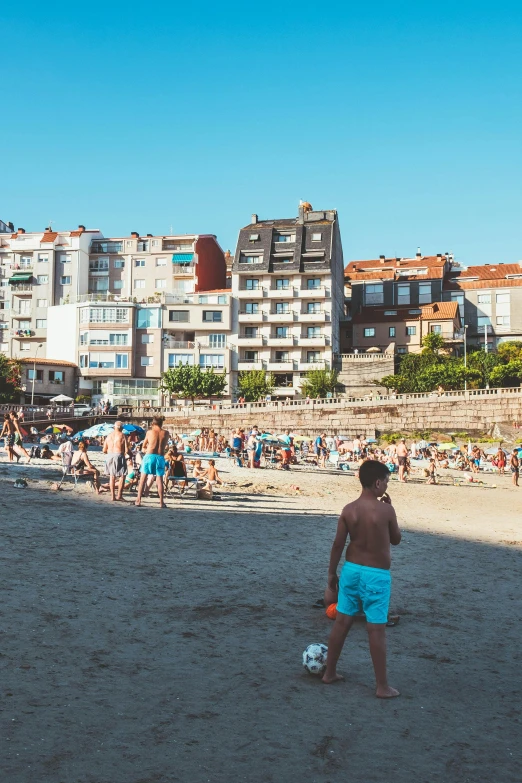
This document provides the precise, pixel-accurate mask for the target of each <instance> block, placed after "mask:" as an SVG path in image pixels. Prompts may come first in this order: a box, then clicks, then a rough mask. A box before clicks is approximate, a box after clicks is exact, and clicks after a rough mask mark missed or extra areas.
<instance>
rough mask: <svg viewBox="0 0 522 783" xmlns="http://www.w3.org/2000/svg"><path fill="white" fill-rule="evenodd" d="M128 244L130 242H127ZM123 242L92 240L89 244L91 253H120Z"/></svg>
mask: <svg viewBox="0 0 522 783" xmlns="http://www.w3.org/2000/svg"><path fill="white" fill-rule="evenodd" d="M127 244H128V245H130V244H131V243H130V242H127ZM122 248H123V242H106V241H104V240H101V241H100V240H94V242H93V243H92V244H91V253H121V251H122Z"/></svg>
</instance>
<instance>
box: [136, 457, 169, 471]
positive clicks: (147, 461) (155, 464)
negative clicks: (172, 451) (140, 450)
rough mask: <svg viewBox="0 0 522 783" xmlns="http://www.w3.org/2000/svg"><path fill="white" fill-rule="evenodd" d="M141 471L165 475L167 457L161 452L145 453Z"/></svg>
mask: <svg viewBox="0 0 522 783" xmlns="http://www.w3.org/2000/svg"><path fill="white" fill-rule="evenodd" d="M141 472H142V473H143V474H144V475H145V476H164V475H165V458H164V457H163V456H162V455H161V454H145V456H144V457H143V460H142V463H141Z"/></svg>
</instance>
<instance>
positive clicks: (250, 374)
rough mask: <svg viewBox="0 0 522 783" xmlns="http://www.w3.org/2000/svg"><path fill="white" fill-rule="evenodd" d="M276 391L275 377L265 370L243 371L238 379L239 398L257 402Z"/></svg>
mask: <svg viewBox="0 0 522 783" xmlns="http://www.w3.org/2000/svg"><path fill="white" fill-rule="evenodd" d="M273 391H274V376H273V374H272V373H271V372H268V373H267V372H265V371H264V370H242V371H241V372H240V373H238V377H237V394H238V397H244V398H245V400H246V401H247V402H257V401H258V400H260V399H262V398H263V397H266V395H267V394H272V392H273Z"/></svg>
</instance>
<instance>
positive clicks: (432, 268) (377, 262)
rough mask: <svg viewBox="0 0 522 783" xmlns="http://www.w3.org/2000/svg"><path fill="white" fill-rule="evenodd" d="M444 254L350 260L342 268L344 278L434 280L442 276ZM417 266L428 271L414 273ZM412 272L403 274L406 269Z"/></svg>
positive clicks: (359, 279)
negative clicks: (418, 273) (439, 255)
mask: <svg viewBox="0 0 522 783" xmlns="http://www.w3.org/2000/svg"><path fill="white" fill-rule="evenodd" d="M446 265H447V260H446V257H445V256H441V257H440V258H439V257H438V256H421V257H420V258H399V259H397V258H385V259H381V258H377V259H374V260H370V261H350V263H349V264H347V265H346V267H345V269H344V277H345V280H354V281H363V280H394V279H395V280H400V279H403V278H404V279H406V280H408V279H410V280H434V279H440V278H442V277H443V276H444V271H445V269H446ZM419 268H421V269H422V268H424V269H427V270H428V271H427V272H426V273H424V274H422V275H417V274H415V272H416V270H417V269H419ZM410 269H411V270H412V273H413V274H405V272H407V271H408V270H410Z"/></svg>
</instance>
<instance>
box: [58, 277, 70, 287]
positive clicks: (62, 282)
mask: <svg viewBox="0 0 522 783" xmlns="http://www.w3.org/2000/svg"><path fill="white" fill-rule="evenodd" d="M71 280H72V278H71V275H62V276H61V277H60V285H71Z"/></svg>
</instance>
